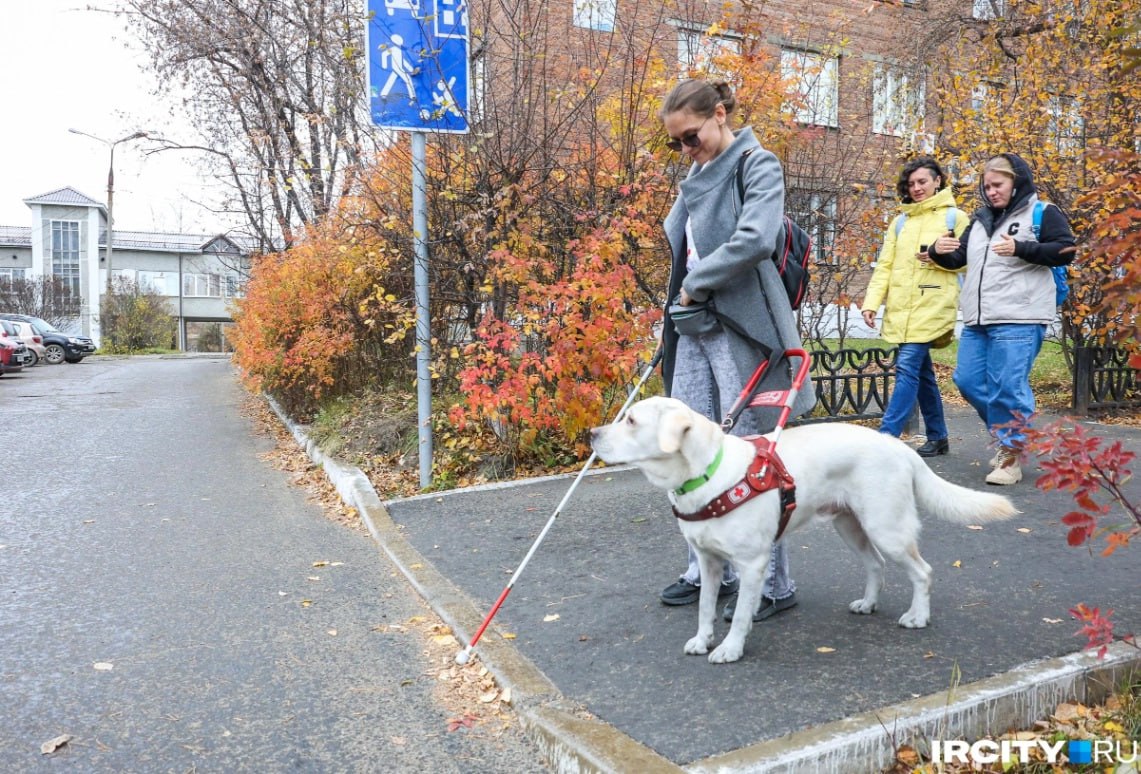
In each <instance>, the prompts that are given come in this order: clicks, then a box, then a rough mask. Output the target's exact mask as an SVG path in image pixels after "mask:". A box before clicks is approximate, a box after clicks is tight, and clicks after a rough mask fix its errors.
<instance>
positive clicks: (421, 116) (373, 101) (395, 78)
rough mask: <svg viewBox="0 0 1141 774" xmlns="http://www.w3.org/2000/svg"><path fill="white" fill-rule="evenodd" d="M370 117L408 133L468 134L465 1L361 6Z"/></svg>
mask: <svg viewBox="0 0 1141 774" xmlns="http://www.w3.org/2000/svg"><path fill="white" fill-rule="evenodd" d="M365 2H366V11H367V13H368V22H367V27H366V29H367V32H366V34H365V41H366V45H367V47H368V52H369V55H368V100H369V113H370V114H371V115H372V121H373V123H374V124H376V125H378V126H380V127H382V128H385V129H404V130H408V131H433V132H459V133H464V132H467V131H468V120H467V119H468V102H469V101H468V95H469V88H468V87H469V77H468V9H467V0H365Z"/></svg>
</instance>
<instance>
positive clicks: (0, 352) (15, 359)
mask: <svg viewBox="0 0 1141 774" xmlns="http://www.w3.org/2000/svg"><path fill="white" fill-rule="evenodd" d="M31 362H32V356H31V354H30V353H29V352H28V348H27V347H25V346H24V344H23V342H20V341H17V340H15V339H11V338H0V374H15V373H19V372H20V371H23V370H24V366H25V365H27V364H28V363H31Z"/></svg>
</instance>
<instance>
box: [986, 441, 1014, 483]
mask: <svg viewBox="0 0 1141 774" xmlns="http://www.w3.org/2000/svg"><path fill="white" fill-rule="evenodd" d="M993 462H994V463H995V466H994V470H992V471H991V472H990V473H989V474H987V477H986V482H987V483H988V484H994V485H995V486H1010V485H1011V484H1017V483H1018V482H1019V481H1021V480H1022V467H1021V466H1020V465H1019V464H1018V452H1017V451H1015V450H1014V449H1008V448H1007V447H1005V446H1002V447H999V450H998V454H996V455H994V460H993Z"/></svg>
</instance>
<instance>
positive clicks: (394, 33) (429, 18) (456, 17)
mask: <svg viewBox="0 0 1141 774" xmlns="http://www.w3.org/2000/svg"><path fill="white" fill-rule="evenodd" d="M364 7H365V16H366V18H367V19H368V22H367V24H366V25H365V47H366V49H367V50H368V52H369V60H368V67H367V68H366V76H367V79H368V82H367V86H366V88H367V93H368V100H369V112H370V113H371V115H372V121H373V123H374V124H376V125H377V126H379V127H382V128H384V129H389V130H392V131H407V132H410V133H411V134H412V228H413V231H414V234H413V239H414V241H415V247H416V265H415V277H414V279H415V284H416V401H417V409H418V410H417V418H418V422H419V441H420V488H421V489H426V488H428V487H429V486H431V484H432V329H431V318H430V317H429V315H428V195H427V173H426V170H427V135H426V134H425V132H428V131H431V132H437V133H445V134H465V133H466V132H467V131H468V122H467V114H468V101H469V100H468V86H469V75H470V73H469V67H468V50H469V44H470V38H469V35H468V12H467V0H364Z"/></svg>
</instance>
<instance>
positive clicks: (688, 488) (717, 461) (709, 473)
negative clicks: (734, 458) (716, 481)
mask: <svg viewBox="0 0 1141 774" xmlns="http://www.w3.org/2000/svg"><path fill="white" fill-rule="evenodd" d="M724 454H725V444H721V447H720V448H719V449H718V450H717V456H716V457H714V458H713V462H711V463H709V467H708V468H706V469H705V472H704V473H702V474H701V475H700V476H698V477H697V478H691V479H690V480H689V481H686V482H685V483H684V484H682V485H681V486H679V487H678V488H677V489H675V490H674V493H675V494H679V495H683V494H689V493H690V492H692V491H693V490H694V489H697V488H698V487H699V486H701V485H702V484H704V483H706V482H708V481H709V479H711V478H713V474H714V473H716V472H717V468H719V467H721V458H722V457H723V456H724Z"/></svg>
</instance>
